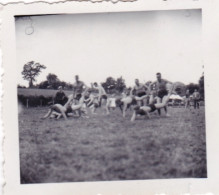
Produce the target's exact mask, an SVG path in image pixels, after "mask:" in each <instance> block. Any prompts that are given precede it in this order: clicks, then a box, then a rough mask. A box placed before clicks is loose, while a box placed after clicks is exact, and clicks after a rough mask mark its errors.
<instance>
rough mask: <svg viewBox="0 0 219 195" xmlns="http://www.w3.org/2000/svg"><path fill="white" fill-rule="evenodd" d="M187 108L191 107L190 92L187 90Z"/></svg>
mask: <svg viewBox="0 0 219 195" xmlns="http://www.w3.org/2000/svg"><path fill="white" fill-rule="evenodd" d="M185 108H190V92H189V89H187V90H186V99H185Z"/></svg>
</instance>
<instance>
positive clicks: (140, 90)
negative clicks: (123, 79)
mask: <svg viewBox="0 0 219 195" xmlns="http://www.w3.org/2000/svg"><path fill="white" fill-rule="evenodd" d="M146 89H147V88H146V85H144V84H141V83H140V82H139V80H138V79H135V86H134V91H135V95H136V96H137V97H142V96H144V95H146V94H147V93H146ZM137 103H138V105H139V106H141V104H142V102H141V101H137ZM143 104H144V105H145V104H146V102H143Z"/></svg>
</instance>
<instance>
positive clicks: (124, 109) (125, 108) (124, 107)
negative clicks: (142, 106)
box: [122, 103, 127, 118]
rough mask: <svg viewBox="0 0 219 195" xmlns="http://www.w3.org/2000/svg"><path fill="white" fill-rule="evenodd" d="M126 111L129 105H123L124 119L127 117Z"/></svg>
mask: <svg viewBox="0 0 219 195" xmlns="http://www.w3.org/2000/svg"><path fill="white" fill-rule="evenodd" d="M126 110H127V104H126V103H124V104H123V109H122V115H123V117H124V118H125V115H126Z"/></svg>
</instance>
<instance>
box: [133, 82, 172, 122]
mask: <svg viewBox="0 0 219 195" xmlns="http://www.w3.org/2000/svg"><path fill="white" fill-rule="evenodd" d="M173 88H174V85H172V86H171V88H170V90H169V93H168V95H167V96H165V97H164V98H163V101H162V103H156V104H154V103H151V104H149V105H148V106H141V107H140V106H136V107H135V108H134V113H133V115H132V118H131V121H134V120H135V119H136V116H137V115H145V116H146V117H148V118H150V112H154V111H155V110H158V109H161V108H164V107H165V106H167V103H168V101H169V99H170V95H171V94H172V91H173Z"/></svg>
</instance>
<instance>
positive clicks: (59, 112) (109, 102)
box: [43, 73, 174, 121]
mask: <svg viewBox="0 0 219 195" xmlns="http://www.w3.org/2000/svg"><path fill="white" fill-rule="evenodd" d="M156 76H157V80H156V81H155V82H151V83H149V84H147V85H146V84H142V83H140V82H139V80H138V79H136V80H135V86H134V87H133V88H132V89H131V90H130V91H128V92H126V93H124V94H123V97H115V94H114V95H108V94H107V93H106V91H105V89H104V88H103V87H102V86H101V85H98V83H96V82H95V83H92V84H91V87H90V88H89V87H88V86H87V85H85V83H84V82H82V81H80V80H79V76H78V75H76V76H75V83H74V84H73V93H72V94H71V95H69V96H66V95H65V93H64V92H63V89H62V87H59V91H58V92H57V93H56V96H55V104H54V105H52V106H50V108H49V111H48V113H47V114H46V115H45V116H44V117H43V118H48V117H52V116H53V117H56V118H57V119H59V118H60V117H61V116H63V117H64V118H65V119H67V116H69V115H72V114H73V113H74V114H77V115H78V116H81V113H82V112H83V106H84V104H86V105H87V107H89V108H90V109H91V112H92V113H93V114H95V110H96V109H97V108H98V107H101V105H102V104H103V101H105V104H104V105H105V108H106V113H107V114H109V113H110V108H111V107H113V108H115V107H116V106H118V107H120V109H121V111H122V114H123V117H125V115H126V110H127V109H128V108H129V107H130V106H132V105H133V108H134V109H133V110H134V112H133V116H132V119H131V120H132V121H134V120H135V118H136V116H138V115H145V116H147V117H150V115H149V113H150V112H153V111H155V110H157V111H158V113H159V115H160V114H161V113H160V109H161V108H164V110H165V113H166V115H167V116H168V113H167V107H166V105H167V103H168V101H169V98H170V95H171V93H172V92H173V88H174V85H173V84H172V83H171V82H169V81H167V80H165V79H162V77H161V73H157V74H156Z"/></svg>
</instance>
